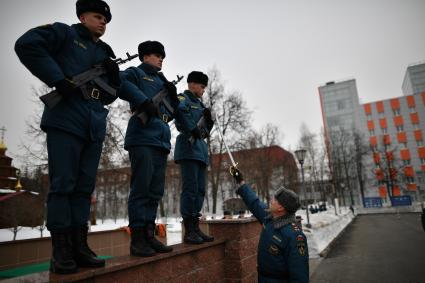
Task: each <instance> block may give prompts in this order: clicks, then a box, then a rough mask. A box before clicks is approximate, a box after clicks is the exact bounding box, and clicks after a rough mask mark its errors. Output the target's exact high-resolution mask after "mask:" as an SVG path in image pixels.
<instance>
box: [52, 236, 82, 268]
mask: <svg viewBox="0 0 425 283" xmlns="http://www.w3.org/2000/svg"><path fill="white" fill-rule="evenodd" d="M50 235H51V237H52V259H51V260H50V271H51V272H54V273H59V274H69V273H75V272H77V270H78V268H77V263H76V262H75V260H74V259H73V257H72V243H71V235H70V234H69V231H61V232H54V231H50Z"/></svg>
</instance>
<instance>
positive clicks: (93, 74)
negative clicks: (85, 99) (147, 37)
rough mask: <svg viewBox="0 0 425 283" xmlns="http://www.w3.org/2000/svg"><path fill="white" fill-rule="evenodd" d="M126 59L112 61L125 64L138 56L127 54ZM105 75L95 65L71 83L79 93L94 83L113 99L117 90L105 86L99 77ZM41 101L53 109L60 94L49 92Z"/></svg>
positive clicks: (103, 71) (100, 68)
mask: <svg viewBox="0 0 425 283" xmlns="http://www.w3.org/2000/svg"><path fill="white" fill-rule="evenodd" d="M126 56H127V58H125V59H121V58H118V59H115V60H113V61H114V62H115V63H117V64H118V65H121V64H124V63H127V62H129V61H131V60H133V59H134V58H137V57H138V56H139V55H138V54H135V55H130V54H129V53H128V52H127V53H126ZM105 74H106V70H105V68H104V67H103V66H102V65H101V64H99V65H95V66H93V68H91V69H90V70H87V71H84V72H82V73H80V74H78V75H76V76H74V77H72V79H71V80H72V82H73V83H74V84H75V86H76V88H80V89H81V91H82V92H83V94H84V92H85V91H86V89H85V88H84V86H85V85H86V84H87V83H88V82H91V81H92V82H94V83H95V84H96V85H97V87H99V88H100V89H101V90H102V91H104V92H106V93H108V95H111V96H113V97H115V96H116V95H117V94H116V92H117V90H116V89H115V88H113V87H111V86H110V85H109V84H107V83H106V82H105V81H104V80H103V79H102V78H101V76H103V75H105ZM40 99H41V101H43V103H44V104H45V105H46V106H47V107H48V108H53V107H55V106H56V105H57V104H58V103H59V102H60V101H61V100H62V99H63V97H62V95H60V93H59V92H58V91H57V90H52V91H51V92H49V93H47V94H45V95H42V96H40Z"/></svg>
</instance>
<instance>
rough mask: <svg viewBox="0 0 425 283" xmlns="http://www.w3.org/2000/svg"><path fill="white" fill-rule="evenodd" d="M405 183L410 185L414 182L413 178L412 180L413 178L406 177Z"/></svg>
mask: <svg viewBox="0 0 425 283" xmlns="http://www.w3.org/2000/svg"><path fill="white" fill-rule="evenodd" d="M406 182H407V183H409V184H412V183H414V182H415V178H413V177H406Z"/></svg>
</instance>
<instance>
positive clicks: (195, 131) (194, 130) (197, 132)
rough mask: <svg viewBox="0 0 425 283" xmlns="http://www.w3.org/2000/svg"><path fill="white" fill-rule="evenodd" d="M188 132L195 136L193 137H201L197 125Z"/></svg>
mask: <svg viewBox="0 0 425 283" xmlns="http://www.w3.org/2000/svg"><path fill="white" fill-rule="evenodd" d="M190 133H191V134H192V137H193V138H195V139H201V138H202V134H201V131H200V130H199V128H198V127H196V128H195V129H193V130H192V131H190Z"/></svg>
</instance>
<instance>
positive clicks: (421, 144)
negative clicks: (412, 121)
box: [416, 140, 424, 147]
mask: <svg viewBox="0 0 425 283" xmlns="http://www.w3.org/2000/svg"><path fill="white" fill-rule="evenodd" d="M416 145H417V146H418V147H420V146H424V142H423V141H421V140H420V141H416Z"/></svg>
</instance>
